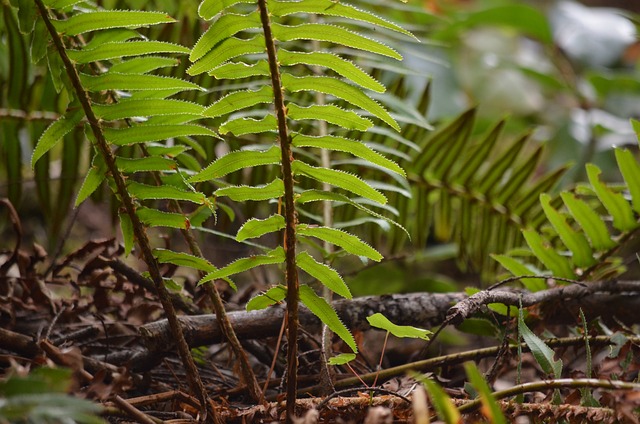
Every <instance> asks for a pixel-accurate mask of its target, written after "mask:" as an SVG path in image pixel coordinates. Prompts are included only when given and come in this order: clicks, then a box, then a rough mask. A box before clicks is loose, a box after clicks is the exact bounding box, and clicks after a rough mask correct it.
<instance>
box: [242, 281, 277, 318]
mask: <svg viewBox="0 0 640 424" xmlns="http://www.w3.org/2000/svg"><path fill="white" fill-rule="evenodd" d="M285 297H287V288H286V287H285V286H282V285H277V286H275V287H271V288H270V289H269V290H267V291H266V292H264V293H261V294H259V295H257V296H256V297H253V298H251V299H250V300H249V301H248V302H247V306H246V309H247V312H251V311H259V310H261V309H266V308H268V307H269V306H271V305H275V304H276V303H278V302H282V301H283V300H284V298H285Z"/></svg>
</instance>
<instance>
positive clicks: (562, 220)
mask: <svg viewBox="0 0 640 424" xmlns="http://www.w3.org/2000/svg"><path fill="white" fill-rule="evenodd" d="M540 203H541V204H542V209H544V213H545V215H546V216H547V218H548V219H549V222H550V223H551V225H552V226H553V228H555V230H556V231H557V232H558V235H559V236H560V240H562V242H563V243H564V245H565V246H567V248H568V249H569V250H570V251H571V253H572V254H573V263H574V264H575V265H576V266H579V267H583V268H586V267H589V266H591V265H593V264H594V263H595V259H594V258H593V251H592V250H591V246H589V242H588V241H587V238H586V237H585V236H584V235H583V234H582V233H578V232H577V231H575V230H574V229H573V228H571V226H570V225H569V224H568V223H567V220H566V217H565V216H564V215H563V214H561V213H560V212H558V211H557V210H555V209H554V207H553V206H551V196H549V195H548V194H546V193H543V194H541V195H540Z"/></svg>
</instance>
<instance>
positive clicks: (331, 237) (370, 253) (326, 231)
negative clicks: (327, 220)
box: [296, 224, 382, 262]
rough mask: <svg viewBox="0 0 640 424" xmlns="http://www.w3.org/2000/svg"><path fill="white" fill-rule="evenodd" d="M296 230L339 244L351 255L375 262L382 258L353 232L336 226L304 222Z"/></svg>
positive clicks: (301, 233)
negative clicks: (313, 225)
mask: <svg viewBox="0 0 640 424" xmlns="http://www.w3.org/2000/svg"><path fill="white" fill-rule="evenodd" d="M296 232H297V233H298V235H301V236H307V237H315V238H319V239H320V240H323V241H326V242H328V243H331V244H333V245H336V246H339V247H341V248H343V249H344V250H345V251H347V252H349V253H351V254H352V255H358V256H365V257H367V258H369V259H371V260H374V261H376V262H379V261H381V260H382V255H381V254H380V253H379V252H378V251H377V250H375V249H374V248H373V247H371V246H369V245H368V244H367V243H365V242H363V241H362V240H360V239H359V238H358V237H356V236H354V235H353V234H349V233H347V232H345V231H342V230H338V229H336V228H329V227H310V226H308V225H306V224H300V225H298V227H297V229H296Z"/></svg>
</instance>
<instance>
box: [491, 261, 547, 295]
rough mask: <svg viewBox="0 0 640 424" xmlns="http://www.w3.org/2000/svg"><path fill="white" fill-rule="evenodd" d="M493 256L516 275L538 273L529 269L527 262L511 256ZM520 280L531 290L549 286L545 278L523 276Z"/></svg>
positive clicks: (535, 290)
mask: <svg viewBox="0 0 640 424" xmlns="http://www.w3.org/2000/svg"><path fill="white" fill-rule="evenodd" d="M491 257H492V258H493V259H494V260H496V261H498V263H500V265H502V266H503V267H504V268H505V269H506V270H507V271H509V272H510V273H512V274H513V275H514V276H516V277H519V276H522V275H536V272H535V271H533V270H531V269H529V268H528V267H527V266H526V265H525V264H523V263H522V262H520V261H519V260H517V259H515V258H512V257H511V256H507V255H494V254H492V255H491ZM520 281H521V282H522V285H523V286H525V287H526V289H527V290H529V291H530V292H537V291H540V290H545V289H546V288H547V284H546V283H545V281H544V278H521V279H520Z"/></svg>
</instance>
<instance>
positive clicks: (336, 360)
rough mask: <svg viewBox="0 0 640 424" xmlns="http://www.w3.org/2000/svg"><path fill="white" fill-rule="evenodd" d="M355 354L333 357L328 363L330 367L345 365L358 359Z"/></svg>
mask: <svg viewBox="0 0 640 424" xmlns="http://www.w3.org/2000/svg"><path fill="white" fill-rule="evenodd" d="M356 356H357V355H356V354H355V353H341V354H340V355H336V356H332V357H331V358H329V360H328V361H327V363H328V364H329V365H344V364H348V363H349V362H351V361H353V360H354V359H356Z"/></svg>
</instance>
